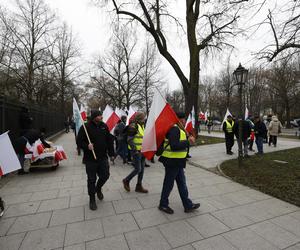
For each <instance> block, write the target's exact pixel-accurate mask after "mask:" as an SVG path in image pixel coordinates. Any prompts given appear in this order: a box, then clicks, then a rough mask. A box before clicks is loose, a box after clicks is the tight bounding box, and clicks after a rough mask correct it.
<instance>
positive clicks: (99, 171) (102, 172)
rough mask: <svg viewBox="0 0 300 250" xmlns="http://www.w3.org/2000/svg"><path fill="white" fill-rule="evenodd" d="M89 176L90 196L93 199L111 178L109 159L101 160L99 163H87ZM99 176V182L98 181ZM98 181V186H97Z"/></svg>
mask: <svg viewBox="0 0 300 250" xmlns="http://www.w3.org/2000/svg"><path fill="white" fill-rule="evenodd" d="M85 167H86V168H85V169H86V174H87V187H88V194H89V196H91V197H92V198H94V197H95V193H96V192H98V191H99V190H101V188H102V186H103V185H104V184H105V182H106V181H107V180H108V178H109V164H108V160H107V159H99V160H98V161H97V162H85ZM97 175H98V181H97ZM96 181H97V184H96Z"/></svg>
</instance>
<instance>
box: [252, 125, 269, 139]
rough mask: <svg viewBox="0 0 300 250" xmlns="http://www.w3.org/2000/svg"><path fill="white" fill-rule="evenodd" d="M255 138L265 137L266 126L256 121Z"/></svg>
mask: <svg viewBox="0 0 300 250" xmlns="http://www.w3.org/2000/svg"><path fill="white" fill-rule="evenodd" d="M254 132H255V137H263V138H264V137H265V136H266V134H267V128H266V125H265V124H264V123H263V122H262V121H258V122H256V123H255V124H254Z"/></svg>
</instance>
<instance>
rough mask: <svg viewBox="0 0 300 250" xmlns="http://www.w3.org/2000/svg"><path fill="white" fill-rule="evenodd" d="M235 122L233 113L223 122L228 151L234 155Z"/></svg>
mask: <svg viewBox="0 0 300 250" xmlns="http://www.w3.org/2000/svg"><path fill="white" fill-rule="evenodd" d="M234 126H235V122H234V120H233V119H232V116H231V115H228V116H227V120H226V121H224V123H223V131H224V133H225V144H226V153H227V154H228V155H232V154H233V152H232V151H231V149H232V147H233V144H234V131H235V128H234Z"/></svg>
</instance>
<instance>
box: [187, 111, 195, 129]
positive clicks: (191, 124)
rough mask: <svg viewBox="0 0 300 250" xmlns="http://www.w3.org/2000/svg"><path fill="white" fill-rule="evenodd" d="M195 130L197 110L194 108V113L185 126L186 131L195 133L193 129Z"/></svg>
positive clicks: (190, 115)
mask: <svg viewBox="0 0 300 250" xmlns="http://www.w3.org/2000/svg"><path fill="white" fill-rule="evenodd" d="M194 128H195V109H194V107H193V109H192V112H191V113H190V114H189V117H188V119H187V121H186V124H185V130H186V131H187V132H188V133H189V134H192V133H193V129H194Z"/></svg>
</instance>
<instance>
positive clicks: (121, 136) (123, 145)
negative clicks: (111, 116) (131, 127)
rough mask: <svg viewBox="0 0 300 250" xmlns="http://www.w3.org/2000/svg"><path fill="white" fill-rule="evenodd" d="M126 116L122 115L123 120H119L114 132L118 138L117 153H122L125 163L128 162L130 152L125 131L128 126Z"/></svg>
mask: <svg viewBox="0 0 300 250" xmlns="http://www.w3.org/2000/svg"><path fill="white" fill-rule="evenodd" d="M126 118H127V117H126V116H122V117H121V120H120V121H119V123H118V124H117V126H116V128H115V130H114V134H115V136H116V138H117V142H118V143H117V145H118V146H117V155H120V156H121V158H122V160H123V164H125V163H127V153H128V145H127V141H126V136H125V133H124V130H125V127H126V125H125V124H126Z"/></svg>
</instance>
